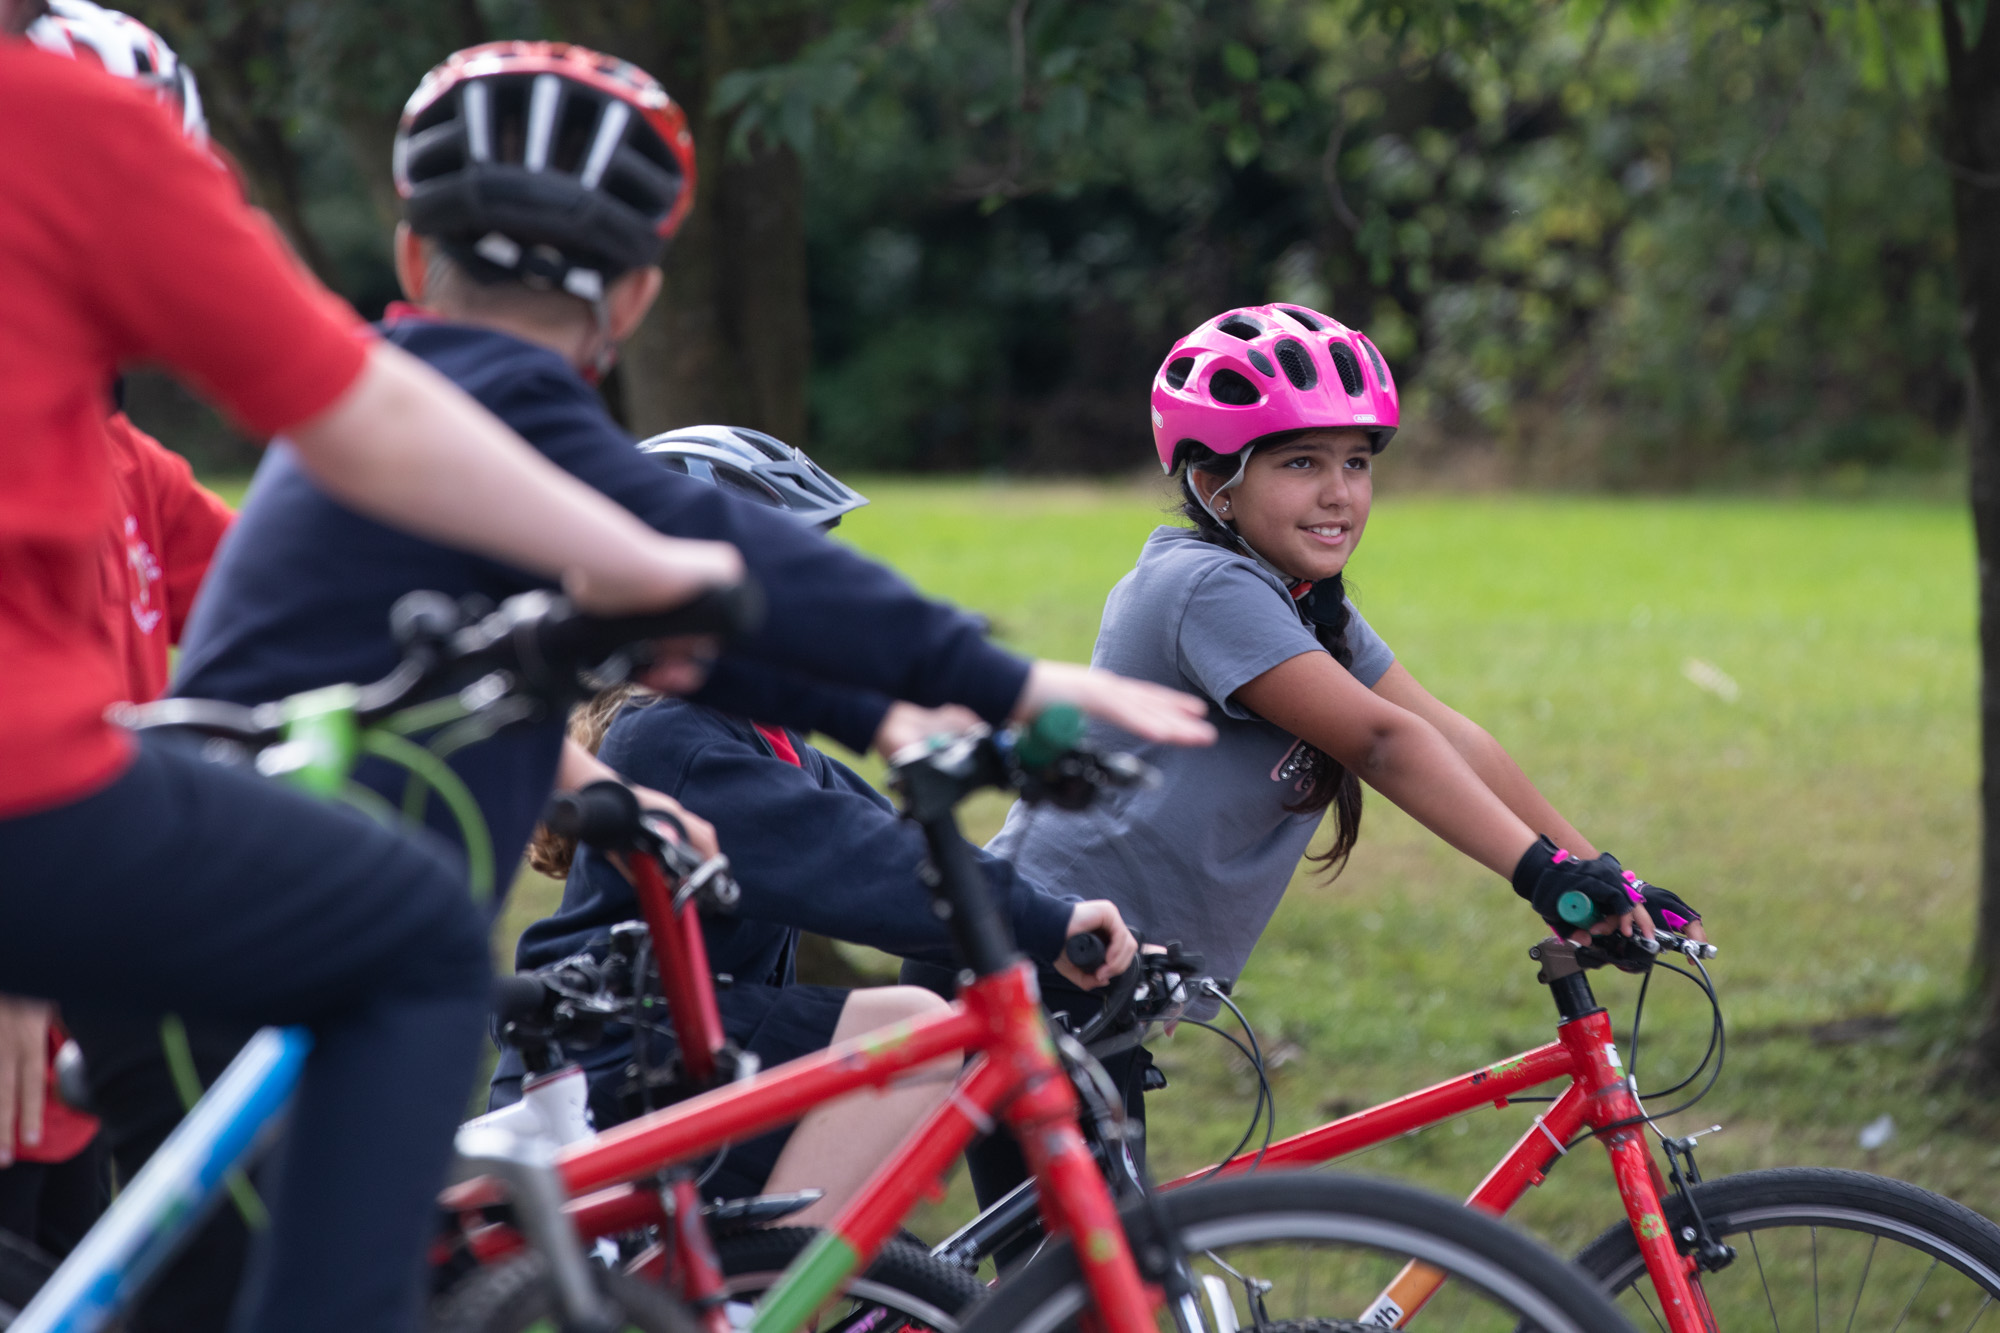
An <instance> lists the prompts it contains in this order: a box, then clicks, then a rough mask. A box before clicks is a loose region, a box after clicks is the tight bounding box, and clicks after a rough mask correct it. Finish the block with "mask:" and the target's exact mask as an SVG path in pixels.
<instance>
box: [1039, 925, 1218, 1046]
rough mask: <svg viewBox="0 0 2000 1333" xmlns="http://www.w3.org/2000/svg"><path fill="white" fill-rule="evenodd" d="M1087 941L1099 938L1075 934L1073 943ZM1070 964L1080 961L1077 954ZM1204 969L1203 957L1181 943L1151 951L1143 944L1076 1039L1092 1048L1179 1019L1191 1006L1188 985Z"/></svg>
mask: <svg viewBox="0 0 2000 1333" xmlns="http://www.w3.org/2000/svg"><path fill="white" fill-rule="evenodd" d="M1084 938H1091V939H1095V938H1096V937H1095V936H1088V937H1086V936H1082V935H1073V936H1071V937H1070V941H1071V942H1072V943H1074V942H1075V941H1076V940H1079V939H1084ZM1070 961H1071V962H1075V961H1076V959H1075V957H1074V955H1072V956H1071V959H1070ZM1203 966H1205V960H1204V959H1203V958H1202V956H1201V955H1200V954H1198V953H1194V952H1192V951H1191V950H1189V949H1187V948H1185V947H1183V946H1182V944H1181V942H1180V941H1179V940H1172V941H1169V942H1168V944H1167V946H1166V947H1165V948H1164V949H1161V950H1153V951H1148V950H1146V949H1145V948H1144V947H1143V945H1142V947H1141V949H1140V953H1139V956H1138V957H1137V958H1135V959H1133V960H1132V966H1130V967H1128V968H1126V969H1125V970H1124V971H1123V972H1120V973H1119V974H1118V975H1117V976H1115V977H1113V978H1112V979H1111V982H1110V984H1109V985H1107V986H1106V987H1105V989H1104V1007H1103V1008H1102V1009H1100V1010H1099V1011H1098V1013H1097V1016H1096V1017H1095V1018H1092V1019H1091V1020H1090V1021H1089V1022H1088V1023H1085V1024H1084V1025H1083V1028H1082V1030H1081V1031H1079V1032H1078V1033H1077V1034H1076V1039H1077V1040H1078V1041H1080V1042H1082V1043H1083V1044H1084V1045H1085V1046H1091V1045H1093V1044H1094V1043H1097V1042H1100V1041H1103V1040H1105V1039H1107V1038H1116V1037H1118V1036H1119V1035H1120V1034H1123V1033H1128V1032H1131V1031H1133V1030H1134V1029H1136V1028H1139V1027H1141V1026H1143V1025H1145V1024H1147V1023H1162V1022H1167V1021H1169V1020H1171V1019H1174V1018H1177V1017H1179V1015H1180V1012H1181V1010H1182V1008H1184V1007H1185V1006H1186V1004H1187V999H1188V985H1189V983H1190V982H1193V981H1194V980H1196V979H1197V978H1198V977H1199V975H1200V973H1201V970H1202V968H1203ZM1135 1040H1136V1039H1135Z"/></svg>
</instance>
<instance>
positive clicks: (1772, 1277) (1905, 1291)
mask: <svg viewBox="0 0 2000 1333" xmlns="http://www.w3.org/2000/svg"><path fill="white" fill-rule="evenodd" d="M1694 1202H1695V1207H1696V1208H1698V1209H1699V1210H1700V1212H1701V1215H1702V1217H1703V1218H1704V1219H1705V1220H1706V1221H1707V1222H1708V1225H1709V1229H1710V1230H1711V1231H1712V1232H1713V1233H1714V1235H1715V1237H1716V1239H1718V1240H1720V1241H1722V1242H1723V1243H1724V1244H1727V1245H1733V1246H1734V1247H1735V1248H1736V1250H1737V1257H1736V1260H1735V1262H1734V1263H1732V1264H1730V1265H1729V1266H1728V1267H1727V1268H1725V1269H1723V1270H1721V1271H1720V1272H1715V1273H1704V1274H1702V1275H1701V1287H1702V1291H1703V1293H1704V1294H1705V1295H1706V1296H1707V1298H1708V1301H1709V1304H1710V1306H1711V1308H1713V1309H1714V1311H1715V1317H1716V1325H1717V1327H1718V1328H1719V1329H1720V1330H1722V1333H1736V1331H1737V1330H1744V1329H1755V1328H1771V1327H1774V1326H1775V1327H1777V1328H1781V1329H1782V1328H1797V1329H1805V1328H1818V1327H1825V1328H1829V1329H1861V1328H1887V1327H1889V1326H1891V1325H1892V1324H1893V1325H1896V1326H1898V1327H1905V1328H1908V1329H1911V1330H1913V1333H1914V1331H1915V1330H1929V1329H1933V1328H1949V1329H1951V1330H1953V1333H1960V1331H1961V1330H1964V1329H1967V1328H1969V1327H1971V1325H1972V1324H1973V1323H1975V1322H1979V1321H1981V1320H1982V1319H1984V1318H1985V1317H1986V1315H1987V1309H1986V1307H1987V1306H1988V1305H1989V1304H1991V1303H1994V1302H1996V1301H2000V1226H1995V1225H1994V1224H1993V1223H1992V1222H1990V1221H1988V1220H1987V1219H1986V1218H1984V1217H1981V1216H1980V1215H1979V1214H1978V1213H1975V1212H1973V1211H1972V1210H1971V1209H1970V1208H1967V1207H1965V1206H1964V1205H1962V1204H1958V1203H1954V1202H1952V1201H1951V1200H1950V1199H1947V1198H1945V1197H1944V1196H1943V1195H1940V1194H1933V1193H1931V1192H1930V1191H1929V1190H1924V1189H1919V1188H1917V1187H1916V1186H1915V1185H1912V1184H1909V1183H1908V1182H1906V1181H1901V1180H1889V1179H1886V1178H1884V1177H1882V1176H1871V1175H1868V1174H1867V1173H1865V1172H1861V1171H1834V1170H1826V1169H1821V1168H1814V1167H1790V1168H1781V1169H1778V1170H1772V1171H1746V1172H1744V1173H1742V1174H1741V1175H1733V1176H1720V1177H1718V1178H1716V1179H1714V1180H1707V1181H1703V1182H1702V1183H1701V1184H1699V1185H1697V1186H1695V1187H1694ZM1666 1215H1667V1225H1668V1227H1669V1228H1670V1230H1671V1232H1672V1234H1674V1235H1675V1236H1677V1237H1678V1236H1680V1235H1681V1234H1682V1229H1683V1228H1685V1227H1687V1226H1689V1225H1690V1224H1691V1223H1692V1221H1693V1217H1692V1214H1691V1213H1690V1212H1689V1209H1688V1205H1687V1201H1686V1200H1684V1199H1681V1198H1679V1197H1678V1196H1674V1197H1670V1198H1669V1199H1667V1200H1666ZM1576 1261H1577V1264H1578V1265H1579V1266H1580V1267H1582V1268H1584V1269H1585V1270H1587V1271H1588V1272H1590V1273H1591V1274H1593V1275H1594V1276H1596V1277H1597V1278H1598V1280H1599V1281H1601V1282H1602V1283H1603V1284H1604V1285H1605V1288H1606V1290H1608V1291H1610V1292H1611V1293H1612V1295H1613V1296H1614V1297H1616V1298H1617V1299H1618V1301H1619V1305H1620V1308H1622V1309H1623V1310H1624V1311H1625V1312H1626V1315H1627V1317H1628V1318H1630V1319H1631V1321H1632V1322H1633V1323H1635V1324H1638V1325H1639V1326H1641V1327H1643V1328H1653V1327H1658V1326H1661V1325H1660V1324H1659V1317H1658V1300H1657V1298H1656V1297H1655V1296H1654V1295H1653V1293H1652V1284H1651V1282H1650V1281H1648V1280H1647V1278H1646V1268H1645V1263H1644V1261H1643V1260H1642V1259H1641V1258H1640V1257H1639V1244H1638V1241H1637V1240H1636V1239H1635V1238H1634V1237H1633V1235H1632V1228H1631V1225H1630V1224H1629V1223H1624V1222H1621V1223H1619V1224H1618V1225H1617V1226H1614V1227H1612V1228H1611V1229H1610V1230H1608V1231H1606V1232H1605V1233H1604V1234H1603V1235H1601V1236H1599V1237H1598V1238H1597V1239H1596V1240H1594V1241H1592V1242H1591V1243H1590V1244H1589V1245H1587V1246H1585V1247H1584V1249H1583V1251H1582V1253H1580V1254H1578V1255H1577V1260H1576ZM1991 1322H1993V1323H1995V1324H1996V1325H2000V1317H1996V1318H1995V1319H1993V1320H1992V1321H1991Z"/></svg>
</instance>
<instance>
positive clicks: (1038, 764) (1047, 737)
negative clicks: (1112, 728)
mask: <svg viewBox="0 0 2000 1333" xmlns="http://www.w3.org/2000/svg"><path fill="white" fill-rule="evenodd" d="M1082 740H1083V712H1082V710H1081V709H1079V708H1077V707H1076V705H1074V704H1051V705H1050V706H1049V707H1047V708H1044V709H1043V710H1042V712H1041V716H1039V717H1037V718H1036V719H1035V720H1034V722H1032V723H1031V724H1030V725H1029V727H1028V729H1027V730H1026V731H1024V732H1022V733H1021V734H1020V735H1019V736H1018V737H1017V738H1016V739H1015V741H1014V757H1015V758H1016V759H1018V760H1020V762H1021V767H1023V768H1026V769H1029V770H1033V769H1037V768H1047V767H1048V766H1049V765H1050V764H1053V763H1054V762H1055V761H1056V760H1058V759H1060V758H1062V757H1063V756H1064V755H1065V754H1068V753H1069V752H1070V751H1071V750H1074V749H1075V748H1076V747H1077V745H1078V744H1079V743H1080V742H1081V741H1082ZM1072 938H1076V937H1074V936H1072ZM1072 961H1074V960H1072Z"/></svg>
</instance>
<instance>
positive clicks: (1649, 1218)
mask: <svg viewBox="0 0 2000 1333" xmlns="http://www.w3.org/2000/svg"><path fill="white" fill-rule="evenodd" d="M1666 1234H1667V1224H1666V1222H1665V1221H1663V1220H1662V1219H1661V1217H1660V1215H1659V1214H1658V1213H1641V1214H1639V1239H1640V1240H1658V1239H1659V1238H1660V1237H1662V1236H1664V1235H1666Z"/></svg>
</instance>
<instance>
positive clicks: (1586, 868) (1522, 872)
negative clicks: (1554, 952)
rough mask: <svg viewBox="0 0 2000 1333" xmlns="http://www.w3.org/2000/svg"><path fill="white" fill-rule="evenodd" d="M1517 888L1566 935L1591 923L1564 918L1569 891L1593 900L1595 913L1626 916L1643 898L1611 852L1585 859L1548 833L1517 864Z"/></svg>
mask: <svg viewBox="0 0 2000 1333" xmlns="http://www.w3.org/2000/svg"><path fill="white" fill-rule="evenodd" d="M1513 881H1514V892H1516V893H1518V894H1520V895H1521V896H1522V897H1523V898H1525V899H1527V900H1528V904H1529V905H1530V906H1531V907H1533V908H1534V909H1535V911H1536V913H1537V914H1538V915H1539V916H1540V917H1541V918H1542V920H1544V921H1546V922H1548V924H1549V928H1550V929H1552V930H1554V931H1556V932H1557V933H1558V934H1562V935H1567V934H1569V932H1571V931H1573V930H1579V929H1583V928H1585V927H1588V926H1589V925H1590V924H1591V923H1590V922H1588V921H1585V922H1573V921H1565V920H1564V919H1563V915H1562V909H1561V903H1562V898H1563V895H1564V894H1566V893H1571V892H1575V893H1580V894H1582V895H1583V896H1584V897H1585V898H1587V899H1588V900H1589V901H1590V905H1591V907H1592V908H1594V909H1595V913H1594V915H1595V916H1596V917H1599V918H1601V917H1616V916H1623V915H1624V914H1625V913H1627V912H1629V911H1631V910H1632V905H1633V904H1634V903H1637V902H1640V901H1643V899H1642V897H1641V894H1640V891H1639V890H1638V889H1637V888H1634V887H1633V885H1635V884H1637V883H1638V881H1637V880H1636V879H1634V880H1630V881H1628V880H1627V879H1626V877H1625V872H1624V870H1623V869H1621V868H1620V866H1619V864H1618V862H1617V861H1616V860H1614V859H1613V858H1611V857H1609V856H1599V857H1595V858H1593V859H1591V860H1588V861H1586V860H1584V859H1582V858H1581V857H1579V856H1576V855H1575V854H1573V853H1571V852H1568V851H1565V850H1563V849H1562V848H1560V847H1558V846H1556V845H1555V843H1554V842H1553V841H1551V840H1550V839H1549V838H1548V836H1547V835H1544V836H1542V837H1540V838H1537V839H1536V840H1535V845H1534V846H1532V847H1530V848H1529V849H1528V850H1527V851H1526V852H1525V853H1523V854H1522V856H1521V861H1520V864H1518V865H1516V866H1515V867H1514V875H1513Z"/></svg>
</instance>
